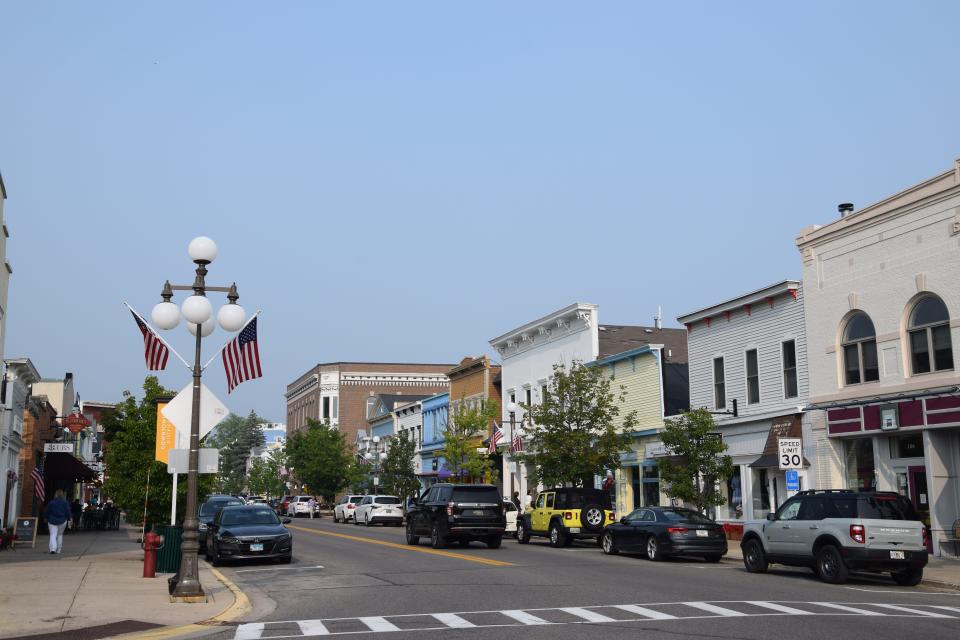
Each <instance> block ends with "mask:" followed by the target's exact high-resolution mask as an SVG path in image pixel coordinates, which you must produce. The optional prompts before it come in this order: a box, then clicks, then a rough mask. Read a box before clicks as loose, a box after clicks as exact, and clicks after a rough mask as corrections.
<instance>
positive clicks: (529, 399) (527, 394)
mask: <svg viewBox="0 0 960 640" xmlns="http://www.w3.org/2000/svg"><path fill="white" fill-rule="evenodd" d="M523 395H524V397H525V398H526V400H527V406H528V407H529V406H530V405H532V404H533V389H524V391H523Z"/></svg>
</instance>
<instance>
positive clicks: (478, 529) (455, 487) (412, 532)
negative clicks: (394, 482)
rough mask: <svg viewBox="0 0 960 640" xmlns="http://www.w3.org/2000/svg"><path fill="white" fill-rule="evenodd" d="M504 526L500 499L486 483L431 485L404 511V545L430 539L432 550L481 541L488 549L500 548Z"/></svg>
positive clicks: (494, 489) (497, 490) (497, 493)
mask: <svg viewBox="0 0 960 640" xmlns="http://www.w3.org/2000/svg"><path fill="white" fill-rule="evenodd" d="M506 527H507V523H506V517H505V516H504V505H503V496H501V495H500V490H499V489H497V488H496V487H495V486H493V485H490V484H445V483H444V484H435V485H433V486H432V487H430V488H429V489H428V490H427V491H426V492H424V494H423V495H422V496H421V497H420V499H419V500H417V503H416V505H415V506H414V507H413V508H412V509H410V510H409V511H408V512H407V544H410V545H415V544H418V543H419V542H420V537H421V536H430V544H431V546H432V547H433V548H434V549H442V548H443V547H445V546H447V543H448V542H450V541H452V540H456V541H457V542H460V543H461V544H469V543H470V541H471V540H482V541H483V542H485V543H486V544H487V546H488V547H490V548H491V549H497V548H499V547H500V544H501V541H502V539H503V532H504V530H505V529H506Z"/></svg>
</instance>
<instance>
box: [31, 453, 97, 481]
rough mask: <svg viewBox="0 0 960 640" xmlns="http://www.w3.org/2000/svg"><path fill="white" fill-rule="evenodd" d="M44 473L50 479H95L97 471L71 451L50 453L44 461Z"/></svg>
mask: <svg viewBox="0 0 960 640" xmlns="http://www.w3.org/2000/svg"><path fill="white" fill-rule="evenodd" d="M43 471H44V475H45V476H46V477H47V478H48V479H49V480H93V479H94V478H96V477H97V472H96V471H94V470H93V469H91V468H90V467H88V466H87V465H85V464H83V463H82V462H80V461H79V460H77V458H75V457H74V456H73V454H70V453H48V454H47V455H46V457H45V458H44V461H43Z"/></svg>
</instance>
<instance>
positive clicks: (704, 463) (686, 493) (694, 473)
mask: <svg viewBox="0 0 960 640" xmlns="http://www.w3.org/2000/svg"><path fill="white" fill-rule="evenodd" d="M715 430H716V425H715V424H714V421H713V416H712V415H711V414H710V412H709V411H707V410H706V409H695V410H693V411H689V412H687V413H684V414H682V415H681V416H680V417H679V418H677V419H675V420H667V421H666V426H665V428H664V430H663V432H662V433H661V434H660V439H661V440H662V442H663V445H664V448H666V449H667V451H669V452H670V453H671V457H670V458H661V459H659V460H657V468H658V469H659V471H660V479H661V481H663V483H664V485H665V489H664V491H665V492H666V494H667V495H668V496H670V497H671V498H677V499H679V500H682V501H683V502H685V503H688V504H693V505H695V506H696V508H697V511H699V512H700V513H706V512H707V509H708V508H709V507H716V506H719V505H721V504H723V502H724V497H723V494H722V493H721V491H720V481H722V480H724V479H726V478H728V477H730V474H732V473H733V463H732V462H731V460H730V456H726V455H723V452H724V451H726V450H727V444H726V443H725V442H724V441H723V440H722V439H721V438H720V437H719V435H720V434H719V433H716V431H715Z"/></svg>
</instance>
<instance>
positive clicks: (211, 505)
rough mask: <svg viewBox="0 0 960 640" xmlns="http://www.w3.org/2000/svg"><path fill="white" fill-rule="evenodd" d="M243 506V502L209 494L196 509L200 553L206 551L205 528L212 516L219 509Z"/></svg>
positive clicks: (226, 496) (221, 495)
mask: <svg viewBox="0 0 960 640" xmlns="http://www.w3.org/2000/svg"><path fill="white" fill-rule="evenodd" d="M241 504H243V500H240V499H239V498H235V497H234V496H228V495H223V494H211V495H209V496H207V499H206V500H205V501H204V503H203V504H201V505H200V506H199V507H198V508H197V522H198V525H197V540H198V541H199V543H200V551H199V552H200V553H203V552H204V551H206V544H207V527H208V526H209V525H210V523H211V522H212V521H213V518H214V516H216V515H217V512H218V511H220V509H222V508H224V507H226V506H231V507H232V506H236V505H241Z"/></svg>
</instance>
